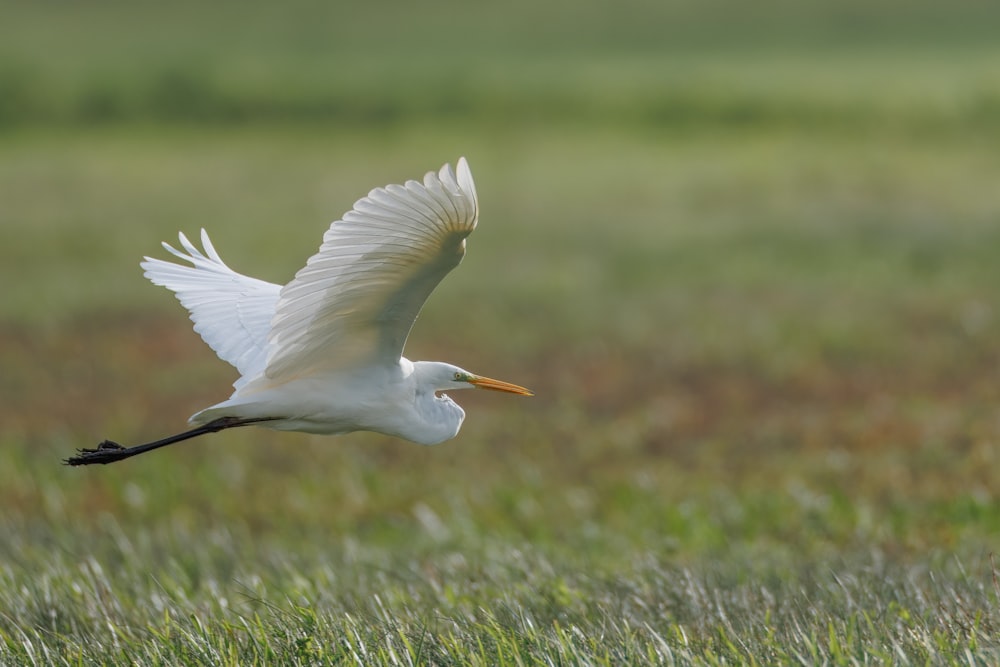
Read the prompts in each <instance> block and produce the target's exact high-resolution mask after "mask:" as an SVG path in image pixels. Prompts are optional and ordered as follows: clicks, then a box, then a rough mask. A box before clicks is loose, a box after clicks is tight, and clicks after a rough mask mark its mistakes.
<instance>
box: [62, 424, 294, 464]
mask: <svg viewBox="0 0 1000 667" xmlns="http://www.w3.org/2000/svg"><path fill="white" fill-rule="evenodd" d="M274 419H278V417H259V418H256V419H240V418H239V417H219V418H218V419H215V420H213V421H210V422H208V423H207V424H204V425H202V426H199V427H197V428H193V429H191V430H190V431H184V432H183V433H178V434H176V435H171V436H168V437H166V438H163V439H162V440H154V441H153V442H147V443H145V444H143V445H135V446H134V447H122V446H121V445H119V444H118V443H117V442H111V441H110V440H105V441H104V442H102V443H101V444H99V445H98V446H97V447H96V448H94V449H87V448H84V449H78V450H77V451H78V452H79V454H77V455H76V456H71V457H70V458H68V459H65V460H64V461H63V463H65V464H66V465H71V466H85V465H91V464H94V463H114V462H115V461H121V460H122V459H127V458H129V457H132V456H136V455H138V454H143V453H145V452H150V451H153V450H154V449H159V448H160V447H166V446H167V445H172V444H174V443H175V442H182V441H184V440H190V439H191V438H196V437H198V436H199V435H205V434H206V433H216V432H218V431H222V430H224V429H227V428H234V427H236V426H247V425H249V424H256V423H259V422H265V421H272V420H274Z"/></svg>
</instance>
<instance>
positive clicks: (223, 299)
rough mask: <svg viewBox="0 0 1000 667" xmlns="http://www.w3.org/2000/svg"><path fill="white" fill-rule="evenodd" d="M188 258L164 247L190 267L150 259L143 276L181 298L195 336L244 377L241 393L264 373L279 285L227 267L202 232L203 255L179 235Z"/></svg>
mask: <svg viewBox="0 0 1000 667" xmlns="http://www.w3.org/2000/svg"><path fill="white" fill-rule="evenodd" d="M178 238H179V239H180V242H181V246H182V247H183V248H184V250H185V251H186V252H182V251H180V250H177V249H176V248H174V247H173V246H171V245H169V244H167V243H164V244H163V247H164V248H166V249H167V250H168V251H169V252H170V253H171V254H173V255H175V256H177V257H179V258H181V259H183V260H185V261H186V262H190V263H191V265H192V266H186V265H184V264H175V263H173V262H166V261H163V260H162V259H154V258H152V257H146V258H144V259H145V261H144V262H142V263H141V264H140V266H142V268H143V269H145V276H146V277H147V278H149V279H150V280H151V281H152V282H153V283H154V284H156V285H162V286H164V287H166V288H167V289H169V290H171V291H173V292H174V294H176V295H177V300H178V301H180V302H181V304H183V305H184V307H185V308H187V309H188V311H190V313H191V320H192V321H193V322H194V330H195V331H197V332H198V334H200V335H201V337H202V338H203V339H204V341H205V342H206V343H208V345H209V347H211V348H212V349H213V350H215V353H216V354H218V355H219V357H220V358H221V359H223V360H224V361H228V362H229V363H230V364H232V365H233V366H235V367H236V368H237V370H239V372H240V373H242V374H243V377H242V378H241V379H240V380H237V382H236V384H235V386H236V388H237V389H239V388H240V386H241V385H242V384H243V383H244V382H245V381H246V380H249V379H251V378H252V377H254V376H256V375H259V374H260V373H262V372H263V370H264V364H265V362H266V361H267V332H268V331H269V330H270V328H271V318H272V317H273V316H274V311H275V307H276V305H277V303H278V295H279V293H280V291H281V286H280V285H275V284H274V283H269V282H265V281H263V280H257V279H256V278H250V277H249V276H245V275H243V274H241V273H237V272H235V271H233V270H232V269H230V268H229V267H228V266H226V263H225V262H223V261H222V258H221V257H219V253H218V252H216V250H215V248H214V247H213V246H212V242H211V241H210V240H209V238H208V234H207V233H206V232H205V230H204V229H203V230H201V243H202V246H204V248H205V250H204V252H202V251H201V250H199V249H198V248H197V247H196V246H195V245H194V244H193V243H191V241H189V240H188V238H187V236H185V235H184V234H183V233H181V234H179V235H178Z"/></svg>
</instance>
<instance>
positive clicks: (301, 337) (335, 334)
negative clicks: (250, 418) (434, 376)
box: [266, 158, 478, 380]
mask: <svg viewBox="0 0 1000 667" xmlns="http://www.w3.org/2000/svg"><path fill="white" fill-rule="evenodd" d="M477 219H478V204H477V199H476V189H475V185H474V184H473V181H472V174H471V172H470V171H469V167H468V164H467V163H466V162H465V159H464V158H463V159H460V160H459V162H458V169H457V174H456V172H455V171H452V169H451V167H450V166H449V165H445V166H444V167H442V168H441V171H440V172H439V173H437V174H435V173H434V172H429V173H428V174H427V175H426V176H425V177H424V181H423V183H419V182H417V181H407V183H406V184H405V185H390V186H387V187H385V188H377V189H375V190H372V191H371V192H370V193H368V196H367V197H365V198H363V199H361V200H359V201H358V202H357V203H356V204H355V205H354V208H353V209H352V210H351V211H348V212H347V213H346V214H345V215H344V217H343V219H342V220H338V221H336V222H334V223H333V224H332V225H331V226H330V229H329V230H328V231H327V232H326V234H325V235H324V236H323V244H322V245H321V246H320V249H319V252H318V253H317V254H315V255H313V256H312V257H311V258H310V259H309V261H308V263H307V264H306V266H305V267H303V268H302V269H301V270H300V271H299V272H298V273H297V274H296V275H295V279H294V280H292V281H291V282H290V283H288V285H286V286H285V287H284V288H282V290H281V298H280V299H279V301H278V305H277V312H276V314H275V317H274V320H273V321H272V326H271V333H270V336H269V343H270V348H269V349H270V353H269V356H268V360H267V369H266V375H267V376H268V377H269V378H271V379H276V380H280V379H283V378H288V377H293V376H295V375H298V374H301V373H304V372H309V371H312V370H315V369H320V368H323V369H343V368H348V367H354V366H363V365H366V364H373V363H375V364H378V363H382V364H394V363H396V362H397V361H398V360H399V357H400V355H401V354H402V351H403V346H404V344H405V343H406V338H407V336H408V335H409V332H410V328H411V327H412V326H413V321H414V320H415V319H416V317H417V314H418V313H419V312H420V309H421V307H422V306H423V304H424V301H426V300H427V297H428V296H429V295H430V293H431V292H432V291H433V290H434V288H435V287H436V286H437V285H438V283H439V282H441V279H442V278H444V276H445V275H446V274H447V273H448V272H449V271H451V270H452V269H453V268H455V267H456V266H458V264H459V262H461V261H462V257H463V256H464V255H465V237H467V236H468V235H469V234H471V233H472V230H473V229H475V227H476V222H477Z"/></svg>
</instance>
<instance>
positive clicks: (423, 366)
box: [417, 361, 535, 396]
mask: <svg viewBox="0 0 1000 667" xmlns="http://www.w3.org/2000/svg"><path fill="white" fill-rule="evenodd" d="M417 373H418V374H419V376H420V380H421V381H422V382H423V383H425V384H426V385H427V386H429V387H433V390H434V391H445V390H451V389H491V390H493V391H505V392H507V393H509V394H518V395H519V396H534V395H535V392H533V391H531V390H530V389H525V388H524V387H522V386H520V385H516V384H511V383H510V382H504V381H503V380H494V379H493V378H488V377H483V376H482V375H476V374H475V373H470V372H469V371H467V370H465V369H462V368H459V367H458V366H453V365H451V364H443V363H438V362H426V361H425V362H417Z"/></svg>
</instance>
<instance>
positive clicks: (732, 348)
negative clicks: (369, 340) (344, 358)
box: [0, 0, 1000, 665]
mask: <svg viewBox="0 0 1000 667" xmlns="http://www.w3.org/2000/svg"><path fill="white" fill-rule="evenodd" d="M12 7H14V8H15V11H14V12H12V16H14V17H15V19H16V20H14V21H3V22H0V283H2V284H3V285H4V286H5V288H4V295H3V298H2V299H0V371H2V372H0V445H2V450H0V451H2V457H3V459H2V460H3V465H2V466H0V507H2V508H3V511H2V512H0V664H74V665H75V664H171V665H173V664H192V665H194V664H232V665H237V664H239V665H246V664H365V665H367V664H482V665H516V664H616V665H617V664H642V663H651V664H776V663H800V664H821V663H826V664H885V663H896V664H912V663H917V664H927V663H933V664H942V663H944V664H948V663H951V664H992V663H996V662H997V661H1000V639H998V637H1000V584H998V580H997V577H998V565H997V564H996V563H995V562H994V555H993V554H994V552H995V550H996V548H997V540H998V536H1000V489H998V486H997V481H996V480H997V476H998V474H1000V453H998V447H1000V310H998V308H1000V261H998V252H1000V188H998V187H997V185H996V184H997V183H1000V151H998V149H1000V102H998V101H1000V78H998V76H997V74H996V72H997V71H1000V70H998V69H997V67H998V64H1000V47H996V46H995V45H994V43H993V42H994V41H995V40H994V38H993V36H992V31H991V30H989V29H988V26H989V25H991V23H990V21H991V20H995V19H996V18H997V15H998V12H996V11H995V10H993V9H991V8H989V7H988V6H987V5H979V4H976V3H968V5H965V4H962V3H958V4H952V5H949V6H948V7H946V8H944V7H942V8H938V7H937V5H936V4H934V3H915V4H912V5H909V6H908V12H907V14H906V16H905V18H904V19H899V17H898V16H897V13H896V12H895V11H894V10H893V7H892V6H891V5H889V4H886V6H884V7H875V6H869V5H868V4H863V3H855V2H846V3H842V4H840V5H838V6H837V9H828V10H825V13H817V12H818V11H819V10H813V11H806V10H802V9H798V7H799V5H798V4H797V3H791V2H782V1H779V0H771V1H770V2H768V3H765V4H764V5H762V6H761V7H759V8H756V9H755V10H754V11H753V12H749V10H746V11H744V10H740V9H733V8H731V7H728V6H727V5H725V4H724V3H691V4H687V3H674V4H670V5H669V6H668V5H667V4H666V3H648V4H647V3H642V2H639V1H638V0H632V2H630V3H628V7H627V8H628V9H630V10H631V11H624V10H623V11H621V12H620V13H615V14H613V15H611V14H606V13H604V12H602V11H601V10H600V8H599V7H598V6H597V5H594V6H583V7H580V8H578V7H577V6H575V5H574V6H570V5H568V4H565V3H552V4H551V5H546V6H545V7H541V8H539V7H536V4H535V3H527V2H525V3H520V4H518V3H515V4H514V5H510V6H507V5H496V6H495V7H493V8H489V9H487V8H480V9H475V10H472V9H459V8H458V7H457V6H453V5H450V4H447V3H443V2H441V3H431V4H427V5H424V7H425V8H430V9H424V10H421V11H420V12H419V13H418V12H416V11H415V10H413V9H412V8H409V9H408V8H407V7H402V6H401V7H397V8H395V11H392V12H389V11H386V10H385V8H384V7H381V6H379V7H377V8H368V9H357V10H355V11H354V13H352V14H350V15H348V16H341V15H339V14H338V13H337V12H336V11H335V10H334V9H332V7H333V6H332V5H331V8H328V7H326V6H325V5H315V4H311V3H306V2H300V3H296V4H295V5H294V8H295V11H294V12H293V13H292V14H290V15H287V16H286V14H284V13H283V14H281V15H276V14H274V13H273V10H270V9H268V7H269V6H264V5H262V6H260V7H257V8H256V9H255V11H250V12H246V13H245V14H241V15H240V16H239V18H238V20H237V19H235V18H234V14H233V12H234V11H235V10H234V9H233V8H232V7H230V6H228V5H224V4H223V5H214V6H213V8H204V7H201V6H200V5H195V4H190V5H188V4H183V3H182V4H179V5H175V6H174V8H173V9H172V10H171V11H170V12H166V11H165V10H158V9H155V8H153V7H145V8H144V9H142V10H138V9H136V8H135V7H132V6H131V5H128V6H126V5H118V4H115V3H108V4H96V5H93V6H91V7H83V6H76V5H73V6H60V7H58V11H57V8H54V7H48V8H47V7H46V6H45V5H42V4H35V3H31V4H29V3H25V4H24V5H20V4H15V5H12ZM366 7H367V6H366ZM372 7H375V5H372ZM376 9H377V11H376ZM945 9H947V11H945ZM283 11H287V10H283ZM288 16H292V18H288ZM567 17H570V18H567ZM993 25H995V24H993ZM358 54H362V55H360V56H359V55H358ZM348 58H351V59H352V60H350V65H347V64H345V59H348ZM460 155H465V156H466V157H468V159H469V161H470V163H471V165H472V168H473V172H474V174H475V176H476V179H477V186H478V190H479V194H480V204H481V209H482V214H481V226H480V228H479V229H478V230H477V232H476V234H475V235H474V236H473V237H472V238H471V239H470V244H469V254H468V256H467V258H466V262H465V263H464V264H463V265H462V266H461V267H460V268H459V270H457V271H456V272H455V273H454V274H453V275H452V276H450V277H449V278H448V279H447V280H446V281H445V283H444V284H443V285H442V286H441V288H440V289H439V290H438V291H436V292H435V294H434V296H433V297H432V299H431V301H430V302H429V304H428V307H427V308H426V309H425V311H424V312H423V314H422V315H421V318H420V320H419V322H418V325H417V327H416V328H415V330H414V333H413V335H412V336H411V338H410V342H409V345H408V348H407V354H408V356H410V357H411V358H416V359H439V360H447V361H450V362H453V363H457V364H459V365H461V366H463V367H465V368H469V369H470V370H472V371H474V372H481V373H483V374H486V375H490V376H493V377H499V378H503V379H506V380H510V381H513V382H517V383H519V384H523V385H525V386H528V387H531V388H532V389H534V390H535V391H536V393H537V396H536V397H535V398H533V399H530V400H520V399H515V398H513V397H504V396H500V395H468V396H465V395H461V394H460V395H458V396H457V398H458V400H459V401H460V402H461V403H462V404H463V406H464V407H465V408H466V409H467V411H468V419H467V420H466V423H465V426H464V427H463V431H462V433H461V434H460V435H459V437H458V438H457V439H455V440H454V441H451V442H449V443H446V444H443V445H441V446H439V447H434V448H422V447H417V446H414V445H410V444H408V443H404V442H400V441H397V440H392V439H390V438H384V437H381V436H377V435H373V434H356V435H351V436H346V437H341V438H322V437H312V436H307V435H302V434H276V433H272V432H269V431H266V430H262V429H243V430H239V431H238V432H229V433H222V434H219V435H216V436H210V437H207V438H204V439H201V440H195V441H192V442H191V443H188V444H184V445H179V446H177V447H176V448H170V449H167V450H163V451H160V452H156V453H153V454H150V455H148V456H143V457H139V458H136V459H133V460H129V461H127V462H123V463H120V464H117V465H114V466H109V467H99V468H97V467H95V468H86V469H77V468H67V467H64V466H61V465H60V460H61V459H62V458H64V457H65V456H67V455H69V454H71V453H72V452H73V450H74V449H75V448H76V447H80V446H91V445H92V444H93V443H95V442H97V441H98V440H100V439H103V438H105V437H109V438H113V439H117V440H120V441H122V442H138V441H143V440H146V439H150V438H153V437H157V436H160V435H163V434H166V433H171V432H175V431H177V430H179V429H180V428H182V427H183V425H184V421H185V419H186V418H187V416H188V415H189V414H191V413H192V412H194V411H195V410H197V409H199V408H200V407H203V406H205V405H207V404H209V403H211V402H215V401H217V400H220V399H221V398H223V397H225V396H227V395H228V393H229V390H230V388H229V383H231V382H232V381H233V380H234V379H235V372H234V371H233V370H232V369H230V368H229V367H227V366H226V365H225V364H224V363H222V362H220V361H219V360H218V359H216V358H215V356H214V355H213V353H212V352H211V351H210V350H209V349H208V348H207V347H205V346H204V344H203V343H202V342H201V340H200V339H199V338H198V336H197V335H196V334H194V333H193V332H192V331H191V329H190V323H189V322H188V320H187V318H186V314H185V313H184V311H183V309H182V308H181V307H180V306H179V305H178V304H177V303H176V301H175V300H174V299H173V298H172V297H171V296H170V295H169V293H167V292H166V291H164V290H162V289H159V288H155V287H153V286H151V285H149V284H148V283H146V282H145V281H144V280H143V279H142V277H141V273H140V270H139V268H138V261H139V259H140V258H141V256H142V255H144V254H158V255H160V256H162V255H163V252H162V251H161V250H159V246H158V244H159V242H160V241H161V240H172V239H173V238H175V235H176V232H177V231H178V230H184V231H186V232H188V233H193V232H196V231H197V230H198V229H199V228H200V227H206V228H207V229H208V230H209V231H210V232H211V233H212V237H213V239H214V241H215V243H216V246H217V247H218V248H219V249H220V251H221V252H222V254H223V257H224V258H225V259H226V260H227V261H228V262H229V263H230V265H231V266H233V267H234V268H236V269H237V270H241V271H245V272H247V273H250V274H253V275H257V276H260V277H262V278H266V279H269V280H273V281H278V282H283V281H286V280H287V279H289V278H290V276H291V275H292V274H293V273H294V271H295V270H296V269H297V268H298V267H299V266H301V264H302V263H303V262H304V261H305V259H306V258H307V257H308V256H309V255H310V254H311V253H312V252H314V251H315V249H316V248H317V247H318V244H319V240H320V236H321V234H322V232H323V230H324V229H325V228H326V226H327V225H328V224H329V222H330V221H331V220H333V219H335V218H336V217H338V216H339V215H340V214H341V213H342V212H343V211H344V210H346V209H347V208H348V207H349V206H350V205H351V204H352V203H353V201H354V200H355V199H357V198H358V197H359V196H361V195H362V194H364V193H365V192H367V191H368V189H370V188H371V187H374V186H376V185H381V184H385V183H389V182H398V181H400V180H402V179H406V178H412V177H416V176H419V175H421V174H422V173H423V172H425V171H427V170H429V169H436V168H438V167H439V166H440V165H441V164H442V163H444V162H454V160H456V159H457V158H458V156H460ZM466 393H468V392H466ZM484 393H485V392H484Z"/></svg>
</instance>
